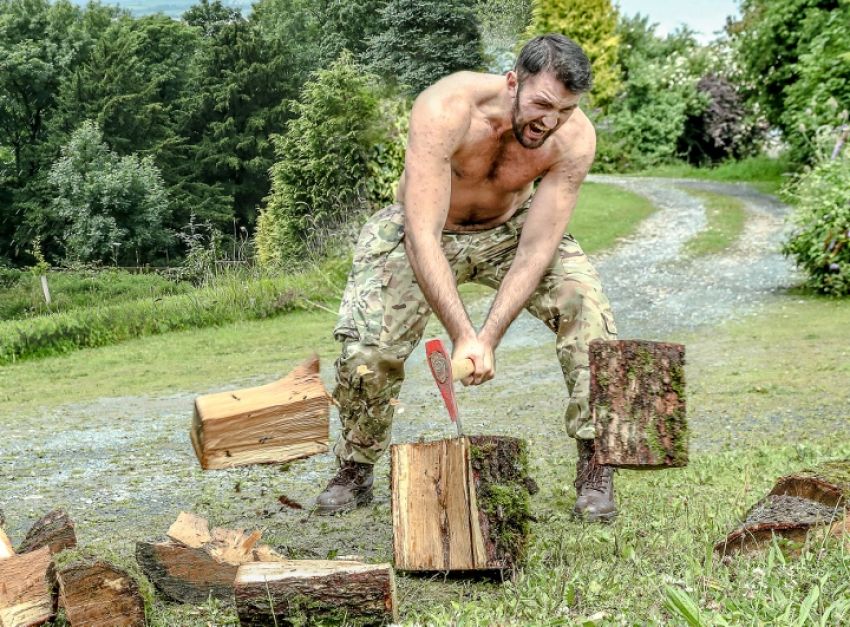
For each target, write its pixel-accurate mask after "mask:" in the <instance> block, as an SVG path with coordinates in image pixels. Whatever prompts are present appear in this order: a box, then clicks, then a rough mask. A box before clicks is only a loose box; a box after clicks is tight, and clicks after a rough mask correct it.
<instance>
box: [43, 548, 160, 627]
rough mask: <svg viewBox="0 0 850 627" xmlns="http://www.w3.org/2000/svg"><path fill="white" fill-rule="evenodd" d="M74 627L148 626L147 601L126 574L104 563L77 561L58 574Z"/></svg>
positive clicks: (61, 591) (66, 609)
mask: <svg viewBox="0 0 850 627" xmlns="http://www.w3.org/2000/svg"><path fill="white" fill-rule="evenodd" d="M57 579H58V580H59V590H60V595H61V599H62V606H63V607H64V608H65V618H66V620H67V621H68V624H69V625H70V626H71V627H144V625H145V602H144V600H143V599H142V595H141V594H140V593H139V586H138V584H137V583H136V582H135V580H134V579H133V578H132V577H130V575H128V574H127V573H126V572H125V571H123V570H121V569H120V568H117V567H115V566H113V565H112V564H109V563H107V562H103V561H96V562H93V563H86V562H77V563H74V564H71V565H69V566H67V567H65V568H63V569H62V570H61V571H59V572H58V573H57Z"/></svg>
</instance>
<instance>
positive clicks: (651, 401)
mask: <svg viewBox="0 0 850 627" xmlns="http://www.w3.org/2000/svg"><path fill="white" fill-rule="evenodd" d="M589 351H590V409H591V415H592V417H593V422H594V425H595V428H596V441H595V448H596V453H597V456H598V457H597V459H598V460H599V463H601V464H605V465H608V466H618V467H620V468H632V469H637V470H641V469H651V468H669V467H680V466H686V465H687V463H688V426H687V416H686V412H685V347H684V346H683V345H681V344H672V343H669V342H648V341H643V340H594V341H592V342H591V343H590V347H589Z"/></svg>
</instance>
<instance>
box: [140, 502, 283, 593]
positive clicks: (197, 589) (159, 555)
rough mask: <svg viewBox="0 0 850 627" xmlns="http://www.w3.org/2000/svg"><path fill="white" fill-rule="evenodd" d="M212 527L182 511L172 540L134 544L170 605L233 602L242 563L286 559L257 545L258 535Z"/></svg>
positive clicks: (150, 576)
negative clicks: (173, 602) (235, 581)
mask: <svg viewBox="0 0 850 627" xmlns="http://www.w3.org/2000/svg"><path fill="white" fill-rule="evenodd" d="M208 529H209V525H208V523H207V521H206V520H204V519H203V518H200V517H199V516H195V515H193V514H187V513H181V514H180V516H179V517H178V519H177V521H176V522H175V523H174V524H173V525H172V526H171V528H169V530H168V536H169V537H170V538H171V539H172V541H169V542H137V543H136V561H137V562H138V564H139V566H140V567H141V569H142V571H143V572H144V573H145V575H146V576H147V578H148V579H149V580H150V581H151V583H152V584H153V585H154V586H155V587H156V588H157V589H158V590H159V591H160V592H162V594H163V595H165V596H166V597H167V598H169V599H171V600H172V601H178V602H181V603H195V604H198V603H204V602H206V600H207V599H208V598H209V597H210V596H212V597H214V598H216V599H218V600H220V601H223V602H225V603H229V604H232V603H233V581H234V580H235V579H236V571H237V570H238V568H239V566H240V564H245V563H248V562H260V561H279V560H282V559H284V558H283V556H281V555H279V554H278V553H276V552H275V551H274V550H273V549H271V548H270V547H268V546H267V545H262V544H259V539H260V532H259V531H255V532H253V533H250V534H248V533H245V532H244V531H241V530H233V529H224V528H220V527H216V528H214V529H212V530H211V531H206V530H208Z"/></svg>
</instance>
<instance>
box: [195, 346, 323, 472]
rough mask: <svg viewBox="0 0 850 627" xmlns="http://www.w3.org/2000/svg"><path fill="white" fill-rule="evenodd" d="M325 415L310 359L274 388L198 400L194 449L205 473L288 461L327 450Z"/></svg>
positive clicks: (315, 368)
mask: <svg viewBox="0 0 850 627" xmlns="http://www.w3.org/2000/svg"><path fill="white" fill-rule="evenodd" d="M329 413H330V397H329V396H328V393H327V391H326V390H325V388H324V386H323V385H322V382H321V379H320V378H319V358H318V357H316V356H314V357H312V358H311V359H309V360H307V361H306V362H304V363H303V364H301V365H300V366H298V367H297V368H296V369H295V370H293V371H292V372H291V373H289V375H287V376H286V377H284V378H283V379H280V380H279V381H276V382H274V383H270V384H268V385H263V386H260V387H254V388H247V389H244V390H236V391H233V392H219V393H216V394H208V395H206V396H199V397H198V398H197V399H196V400H195V415H194V419H193V421H192V431H191V437H192V445H193V446H194V448H195V454H196V455H197V456H198V461H200V463H201V466H202V467H203V468H204V469H207V470H208V469H218V468H231V467H233V466H244V465H247V464H264V463H275V462H286V461H289V460H292V459H297V458H299V457H307V456H310V455H315V454H316V453H324V452H326V451H327V450H328V439H329V431H328V429H329V426H328V425H329V422H328V416H329Z"/></svg>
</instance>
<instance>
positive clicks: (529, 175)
mask: <svg viewBox="0 0 850 627" xmlns="http://www.w3.org/2000/svg"><path fill="white" fill-rule="evenodd" d="M550 162H551V156H550V151H549V150H547V149H546V148H539V149H537V150H528V149H525V148H522V147H521V146H520V145H519V144H518V143H517V142H516V141H510V140H507V139H504V138H498V137H492V136H484V137H473V138H469V139H468V140H467V141H465V142H464V144H463V145H462V146H461V148H460V150H458V151H457V152H455V154H454V155H453V156H452V178H453V180H454V183H455V184H459V185H462V186H464V187H475V186H481V187H488V188H491V189H493V190H498V191H503V192H515V191H518V190H521V189H523V188H525V187H526V186H528V184H529V183H531V182H532V181H534V180H535V179H536V178H537V177H539V176H541V175H542V174H543V173H545V172H546V170H547V169H548V168H549V167H550V165H551V163H550Z"/></svg>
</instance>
